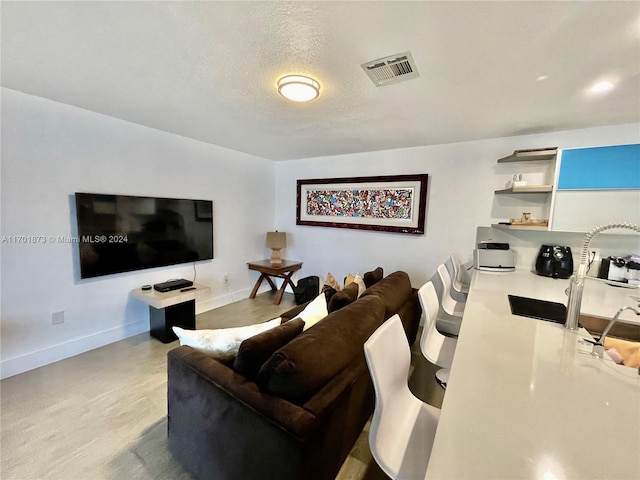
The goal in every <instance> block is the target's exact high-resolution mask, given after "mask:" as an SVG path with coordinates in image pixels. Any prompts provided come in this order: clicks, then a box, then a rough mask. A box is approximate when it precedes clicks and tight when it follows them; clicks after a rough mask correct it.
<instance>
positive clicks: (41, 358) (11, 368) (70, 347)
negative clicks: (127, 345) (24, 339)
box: [0, 319, 149, 379]
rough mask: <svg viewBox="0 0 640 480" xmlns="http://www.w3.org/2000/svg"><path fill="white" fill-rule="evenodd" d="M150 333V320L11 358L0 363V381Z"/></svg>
mask: <svg viewBox="0 0 640 480" xmlns="http://www.w3.org/2000/svg"><path fill="white" fill-rule="evenodd" d="M148 331H149V320H146V319H145V320H141V321H139V322H134V323H128V324H126V325H121V326H119V327H115V328H111V329H109V330H104V331H102V332H97V333H94V334H92V335H87V336H86V337H80V338H74V339H73V340H70V341H68V342H64V343H59V344H57V345H53V346H51V347H47V348H43V349H42V350H37V351H35V352H30V353H26V354H24V355H20V356H17V357H13V358H9V359H7V360H3V361H2V362H0V379H3V378H8V377H13V376H14V375H18V374H19V373H24V372H27V371H29V370H33V369H34V368H39V367H43V366H45V365H49V364H50V363H54V362H58V361H60V360H64V359H65V358H69V357H73V356H75V355H78V354H80V353H84V352H88V351H89V350H93V349H95V348H100V347H104V346H105V345H109V344H110V343H114V342H117V341H119V340H124V339H125V338H128V337H131V336H133V335H138V334H140V333H144V332H148Z"/></svg>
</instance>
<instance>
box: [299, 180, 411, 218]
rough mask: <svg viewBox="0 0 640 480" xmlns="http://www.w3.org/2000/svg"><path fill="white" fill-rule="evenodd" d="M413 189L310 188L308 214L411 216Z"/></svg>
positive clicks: (378, 216)
mask: <svg viewBox="0 0 640 480" xmlns="http://www.w3.org/2000/svg"><path fill="white" fill-rule="evenodd" d="M412 204H413V189H412V188H389V189H386V188H385V189H374V190H354V189H349V190H309V191H307V209H306V210H307V215H313V216H328V217H362V218H387V219H405V220H406V219H410V218H411V208H412Z"/></svg>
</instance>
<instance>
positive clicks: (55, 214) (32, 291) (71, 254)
mask: <svg viewBox="0 0 640 480" xmlns="http://www.w3.org/2000/svg"><path fill="white" fill-rule="evenodd" d="M273 177H274V166H273V162H271V161H269V160H264V159H261V158H258V157H254V156H251V155H247V154H243V153H239V152H235V151H231V150H227V149H224V148H221V147H217V146H213V145H209V144H205V143H202V142H198V141H194V140H191V139H187V138H183V137H179V136H176V135H172V134H169V133H166V132H162V131H159V130H154V129H150V128H147V127H142V126H140V125H136V124H133V123H128V122H125V121H121V120H118V119H115V118H111V117H107V116H104V115H99V114H96V113H93V112H89V111H86V110H82V109H79V108H75V107H72V106H69V105H64V104H60V103H56V102H52V101H49V100H45V99H42V98H39V97H34V96H30V95H26V94H23V93H20V92H16V91H13V90H9V89H5V88H3V89H2V182H1V193H2V222H1V234H2V236H3V237H4V238H5V240H6V237H9V236H13V235H43V236H45V237H49V236H56V237H57V236H58V235H62V236H71V235H72V234H73V232H74V231H75V227H74V223H75V218H74V217H73V215H72V208H71V205H72V201H73V193H74V192H76V191H85V192H104V193H121V194H131V195H140V196H165V197H181V198H198V199H211V200H213V205H214V256H215V258H214V260H212V261H207V262H199V263H198V264H197V281H198V282H200V283H203V284H206V285H209V286H211V287H212V295H211V297H210V298H209V299H208V300H207V301H205V302H203V303H199V305H198V311H202V310H205V309H209V308H212V307H215V306H218V305H222V304H225V303H228V302H230V301H231V297H230V296H229V295H228V294H227V291H226V290H225V289H224V285H223V283H222V277H223V275H224V274H227V273H228V274H229V278H230V285H231V288H230V291H231V292H232V293H234V297H235V298H239V296H247V295H248V292H249V289H250V288H251V286H252V284H253V282H254V281H255V277H256V276H255V275H252V273H254V272H251V273H250V272H249V271H248V270H247V266H246V262H247V261H250V260H256V259H260V258H266V256H267V255H268V252H267V251H266V249H265V248H264V234H265V232H266V231H268V230H271V229H272V228H273V227H274V218H273V212H274V185H273V181H272V179H273ZM1 252H2V257H1V258H2V270H1V276H2V284H1V285H2V295H1V302H2V304H1V310H2V323H1V338H2V341H1V342H2V343H1V348H2V351H1V357H0V358H1V361H2V363H1V374H2V377H6V376H10V375H14V374H16V373H19V372H22V371H26V370H29V369H31V368H35V367H37V366H41V365H44V364H47V363H51V362H53V361H56V360H59V359H61V358H65V357H68V356H71V355H74V354H77V353H80V352H82V351H86V350H88V349H91V348H96V347H98V346H101V345H104V344H107V343H110V342H113V341H116V340H119V339H122V338H125V337H127V336H130V335H134V334H137V333H140V332H144V331H148V329H149V321H148V310H147V306H146V305H144V304H142V303H140V302H138V301H136V300H133V299H132V298H131V297H130V295H129V292H130V290H131V289H133V288H139V287H140V286H141V285H143V284H152V283H156V282H159V281H164V280H166V279H169V278H176V277H183V278H188V279H192V278H193V273H194V272H193V264H188V265H186V266H178V267H165V268H155V269H150V270H144V271H140V272H135V273H127V274H119V275H110V276H106V277H99V278H97V279H93V280H79V275H78V272H77V259H76V251H75V246H74V245H71V244H64V243H46V244H24V243H20V244H12V243H7V242H6V241H5V242H4V243H2V245H1ZM59 311H64V318H65V321H64V324H62V325H52V323H51V314H52V313H53V312H59Z"/></svg>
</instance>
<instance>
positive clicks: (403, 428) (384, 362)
mask: <svg viewBox="0 0 640 480" xmlns="http://www.w3.org/2000/svg"><path fill="white" fill-rule="evenodd" d="M364 354H365V358H366V360H367V366H368V368H369V373H370V374H371V379H372V381H373V387H374V389H375V395H376V404H375V409H374V412H373V419H372V421H371V427H370V429H369V448H370V449H371V454H372V455H373V458H374V459H375V461H376V463H377V464H378V465H379V466H380V468H381V469H382V470H383V471H384V472H385V473H386V474H387V475H388V476H390V477H391V478H393V479H398V480H400V479H407V480H408V479H421V478H424V476H425V473H426V469H427V464H428V462H429V455H430V453H431V446H432V445H433V437H434V436H435V431H436V427H437V425H438V418H439V415H440V410H438V409H437V408H435V407H432V406H431V405H427V404H426V403H423V402H422V401H421V400H419V399H418V398H416V397H415V396H414V395H413V394H412V393H411V391H410V390H409V386H408V383H407V381H408V376H409V366H410V363H411V351H410V348H409V344H408V342H407V337H406V335H405V333H404V328H403V327H402V321H401V320H400V317H399V316H398V315H394V316H393V317H391V318H390V319H389V320H387V321H386V322H384V323H383V324H382V326H380V327H379V328H378V329H377V330H376V331H375V332H374V333H373V335H371V337H369V339H368V340H367V342H366V343H365V344H364Z"/></svg>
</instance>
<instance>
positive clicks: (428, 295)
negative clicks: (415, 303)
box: [418, 282, 456, 368]
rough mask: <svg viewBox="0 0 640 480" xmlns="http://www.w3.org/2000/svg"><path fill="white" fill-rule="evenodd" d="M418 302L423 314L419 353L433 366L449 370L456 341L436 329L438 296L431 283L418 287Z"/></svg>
mask: <svg viewBox="0 0 640 480" xmlns="http://www.w3.org/2000/svg"><path fill="white" fill-rule="evenodd" d="M418 300H420V305H421V306H422V312H423V314H424V325H423V327H422V336H421V337H420V351H421V352H422V355H424V357H425V358H426V359H427V360H429V362H431V363H433V364H434V365H438V366H440V367H444V368H451V364H452V363H453V355H454V354H455V350H456V339H455V338H452V337H447V336H445V335H443V334H442V333H440V332H439V331H438V329H437V327H436V321H437V319H438V311H439V308H440V307H439V303H438V295H437V293H436V289H435V287H434V286H433V283H432V282H427V283H425V284H424V285H423V286H422V287H420V289H419V290H418Z"/></svg>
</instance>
